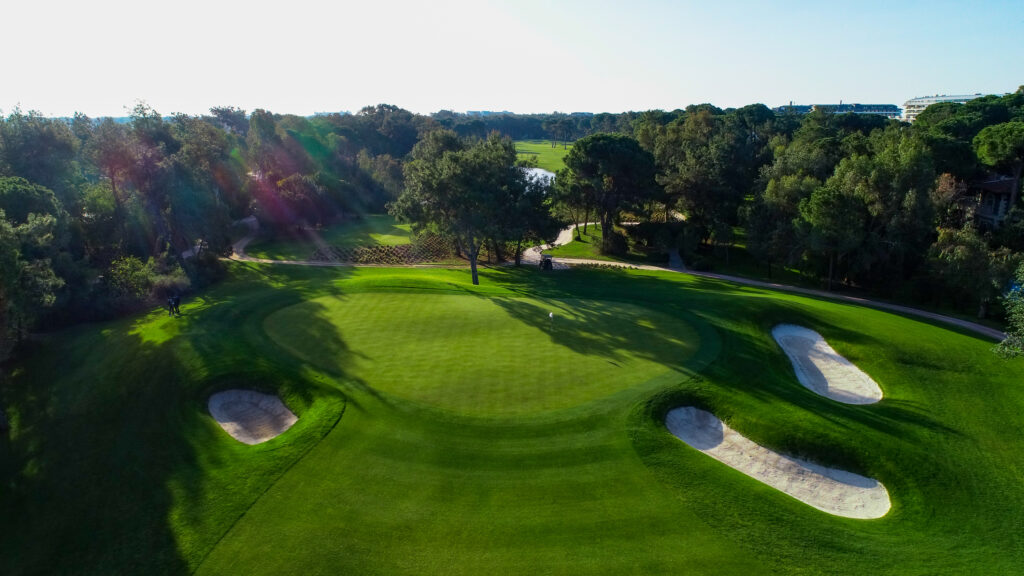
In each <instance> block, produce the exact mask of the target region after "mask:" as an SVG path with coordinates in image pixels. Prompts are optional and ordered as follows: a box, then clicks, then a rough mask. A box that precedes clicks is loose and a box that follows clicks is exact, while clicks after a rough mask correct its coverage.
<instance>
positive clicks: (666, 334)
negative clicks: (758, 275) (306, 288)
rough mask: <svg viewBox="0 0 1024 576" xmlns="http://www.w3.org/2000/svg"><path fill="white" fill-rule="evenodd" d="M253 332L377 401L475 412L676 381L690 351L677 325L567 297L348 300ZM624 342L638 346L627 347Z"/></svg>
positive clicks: (327, 301) (309, 305) (296, 309)
mask: <svg viewBox="0 0 1024 576" xmlns="http://www.w3.org/2000/svg"><path fill="white" fill-rule="evenodd" d="M552 314H553V316H551V315H552ZM310 317H319V318H322V319H325V320H326V321H327V322H329V324H330V329H326V330H325V329H323V327H322V324H321V323H312V324H311V323H310V322H309V321H308V318H310ZM315 326H320V328H314V327H315ZM265 327H266V330H267V334H268V335H269V336H270V337H271V339H273V340H274V341H275V342H276V343H277V344H279V345H280V346H282V347H284V348H285V349H287V350H288V351H289V352H291V353H292V354H295V355H296V356H298V357H300V358H302V359H304V360H306V361H307V362H310V363H311V364H313V365H315V366H317V367H319V368H322V369H329V370H340V369H342V367H345V368H346V369H347V372H348V374H349V375H351V376H352V377H354V378H358V379H360V380H361V381H363V382H365V383H366V385H367V386H370V387H372V388H374V389H376V390H379V391H381V392H383V393H385V394H389V395H394V396H396V397H400V398H403V399H406V400H413V401H416V402H421V403H424V404H428V405H430V406H434V407H438V408H444V409H449V410H454V411H457V412H463V413H471V414H479V415H510V414H525V413H534V412H538V411H546V410H557V409H560V408H566V407H571V406H575V405H578V404H582V403H585V402H589V401H591V400H595V399H598V398H602V397H604V396H608V395H610V394H613V393H615V392H617V391H620V390H623V389H628V388H630V387H631V386H633V385H635V384H637V383H642V382H645V381H647V380H650V379H651V378H655V377H658V376H661V375H663V374H665V373H666V372H667V371H673V370H675V371H677V374H679V372H678V371H679V370H680V369H682V368H683V367H684V366H685V365H686V362H687V360H688V359H689V358H690V357H691V356H692V355H693V354H694V352H696V350H698V349H699V347H700V340H699V338H698V336H697V333H696V331H694V330H693V329H692V328H691V327H690V326H689V325H688V324H687V323H686V322H685V321H683V320H680V319H678V318H672V317H670V316H667V315H665V314H660V313H658V312H654V311H652V310H650V309H645V308H641V307H639V306H636V305H631V304H625V303H614V302H601V301H594V300H576V299H573V300H554V299H552V300H536V299H531V298H471V297H470V298H467V297H466V296H456V295H433V294H355V295H351V296H347V297H340V298H339V297H324V298H316V299H312V300H309V301H307V302H303V303H301V304H297V305H295V306H291V307H288V308H285V309H283V310H280V311H278V312H275V313H274V314H271V315H270V316H269V317H268V318H267V320H266V323H265ZM636 342H643V343H645V346H644V347H643V348H640V349H638V348H636V347H635V346H633V345H630V343H636ZM682 378H685V376H682V375H680V376H678V377H677V379H682Z"/></svg>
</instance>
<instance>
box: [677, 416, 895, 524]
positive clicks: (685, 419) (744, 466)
mask: <svg viewBox="0 0 1024 576" xmlns="http://www.w3.org/2000/svg"><path fill="white" fill-rule="evenodd" d="M665 426H666V427H667V428H668V430H669V432H671V433H672V434H673V435H674V436H675V437H676V438H679V439H680V440H682V441H683V442H686V443H687V444H689V445H690V446H692V447H694V448H696V449H697V450H700V451H701V452H703V453H705V454H707V455H708V456H711V457H712V458H714V459H715V460H718V461H719V462H722V463H723V464H726V465H727V466H730V467H732V468H734V469H736V470H739V471H740V472H742V473H744V474H746V475H747V476H750V477H751V478H754V479H755V480H760V481H761V482H764V483H765V484H767V485H769V486H771V487H772V488H775V489H776V490H781V491H782V492H785V493H786V494H789V495H790V496H792V497H793V498H796V499H797V500H800V501H801V502H803V503H805V504H808V505H810V506H813V507H815V508H817V509H818V510H821V511H823V512H828V513H829V514H835V515H836V516H844V517H846V518H858V519H871V518H881V517H882V516H885V514H886V513H887V512H889V508H890V507H891V506H892V504H891V503H890V502H889V492H888V491H887V490H886V489H885V486H883V485H882V484H881V483H880V482H878V481H877V480H873V479H871V478H866V477H864V476H861V475H859V474H854V473H852V472H846V471H843V470H836V469H835V468H826V467H824V466H821V465H818V464H815V463H813V462H807V461H806V460H800V459H798V458H791V457H789V456H783V455H782V454H778V453H776V452H773V451H771V450H769V449H767V448H764V447H763V446H760V445H758V444H755V443H754V442H751V441H750V440H748V439H747V438H745V437H743V436H742V435H740V434H739V433H738V432H736V431H735V430H733V429H731V428H729V427H728V426H726V425H725V423H723V422H722V421H721V420H719V419H718V418H716V417H715V415H714V414H712V413H710V412H707V411H705V410H701V409H699V408H694V407H692V406H686V407H683V408H676V409H674V410H672V411H670V412H669V413H668V415H667V416H666V417H665Z"/></svg>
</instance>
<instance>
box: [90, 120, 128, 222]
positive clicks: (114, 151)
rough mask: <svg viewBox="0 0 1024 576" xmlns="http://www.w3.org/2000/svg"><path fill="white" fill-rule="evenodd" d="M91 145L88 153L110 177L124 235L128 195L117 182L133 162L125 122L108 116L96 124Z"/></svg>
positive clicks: (117, 213)
mask: <svg viewBox="0 0 1024 576" xmlns="http://www.w3.org/2000/svg"><path fill="white" fill-rule="evenodd" d="M87 146H88V156H89V157H90V158H91V160H92V161H93V163H94V164H96V166H97V167H98V168H99V169H100V171H101V172H102V173H103V175H104V176H106V178H107V179H108V180H109V181H110V191H111V194H112V195H113V200H114V220H115V224H116V226H117V227H118V228H119V229H120V230H121V232H122V235H123V234H124V227H125V198H124V196H123V195H122V193H121V192H120V191H119V190H118V187H117V186H118V183H119V182H120V181H121V179H122V178H123V177H124V175H125V173H126V172H127V171H128V169H129V168H131V166H132V163H133V158H132V149H131V146H130V144H129V141H128V132H127V130H125V128H124V126H123V125H122V124H118V123H116V122H114V121H113V120H111V119H110V118H104V119H103V120H101V121H100V123H99V124H98V125H97V126H96V129H95V131H94V132H93V134H92V137H91V138H89V141H88V144H87Z"/></svg>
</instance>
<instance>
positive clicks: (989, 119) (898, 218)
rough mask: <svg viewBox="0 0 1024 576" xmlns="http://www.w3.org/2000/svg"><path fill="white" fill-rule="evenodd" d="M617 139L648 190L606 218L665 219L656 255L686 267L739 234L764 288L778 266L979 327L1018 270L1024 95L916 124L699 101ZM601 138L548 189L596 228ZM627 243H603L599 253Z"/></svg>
mask: <svg viewBox="0 0 1024 576" xmlns="http://www.w3.org/2000/svg"><path fill="white" fill-rule="evenodd" d="M621 133H623V134H626V135H627V136H624V137H626V138H629V139H630V140H632V141H633V142H635V143H636V144H637V145H639V147H640V148H642V149H643V150H645V151H647V152H649V153H650V154H651V155H652V156H653V159H654V164H655V170H654V176H653V180H654V183H655V184H656V185H653V186H652V182H651V181H650V180H647V181H645V182H644V183H642V184H640V183H634V184H632V186H633V188H632V190H633V191H634V192H637V193H639V196H636V197H634V198H632V199H631V201H630V202H626V203H620V204H616V205H615V213H614V215H613V216H612V218H613V219H619V220H621V219H622V218H627V217H628V218H629V219H631V220H640V221H646V222H657V221H661V222H663V223H665V225H666V226H670V227H671V228H672V229H673V232H672V233H671V234H661V235H660V238H661V242H662V243H663V244H664V245H665V247H666V249H675V248H676V247H679V248H682V249H683V250H684V252H686V255H687V257H688V258H687V259H688V260H690V261H691V263H694V262H695V263H697V265H698V266H702V265H706V264H702V262H703V261H704V260H705V258H704V255H705V254H707V252H708V248H709V247H711V246H714V245H722V244H724V245H728V244H730V243H732V242H733V241H734V238H733V233H734V230H736V229H740V230H742V231H743V232H744V234H745V236H746V247H747V248H748V250H749V251H750V252H751V253H752V254H753V255H754V256H755V257H756V258H757V259H758V261H760V262H761V263H762V264H763V266H764V267H765V268H766V270H767V272H768V275H769V276H771V273H772V267H773V266H780V265H781V266H786V267H791V268H796V269H798V270H800V271H801V272H802V273H803V274H805V275H809V276H813V277H817V278H820V279H821V281H822V284H823V286H825V287H827V288H829V289H832V288H833V287H834V286H835V285H836V284H840V283H841V284H843V285H846V286H849V287H856V288H859V289H862V290H866V291H868V292H871V293H874V294H879V295H883V296H886V297H897V298H902V299H908V300H913V301H917V302H921V303H930V304H935V305H945V306H954V307H957V308H961V309H964V310H968V309H972V308H973V311H976V312H977V314H978V315H979V316H985V315H986V314H987V312H988V308H989V306H990V305H991V304H992V303H995V302H997V301H998V299H999V297H1000V295H1002V294H1004V293H1005V292H1006V290H1007V289H1008V287H1009V286H1010V281H1011V278H1012V276H1013V273H1014V271H1015V270H1016V269H1017V267H1018V266H1019V265H1020V263H1021V261H1022V258H1024V257H1022V252H1024V211H1022V208H1021V207H1020V194H1019V190H1020V184H1021V182H1020V181H1021V172H1022V168H1024V90H1018V91H1017V92H1016V93H1014V94H1008V95H1005V96H986V97H983V98H978V99H976V100H973V101H971V102H968V103H966V104H941V105H936V106H932V107H930V108H928V110H926V111H925V112H924V113H922V114H921V115H920V116H919V117H918V120H917V122H916V123H915V124H913V125H909V124H906V123H902V122H899V121H896V120H887V119H885V118H883V117H880V116H872V115H855V114H843V115H837V114H834V113H831V112H828V111H816V112H813V113H811V114H807V115H805V116H796V115H791V114H782V115H777V114H775V113H773V112H772V111H771V110H769V109H768V108H766V107H764V106H762V105H752V106H746V107H743V108H739V109H731V110H722V109H719V108H716V107H714V106H711V105H708V104H703V105H698V106H690V107H688V108H687V109H686V110H682V111H679V110H677V111H674V112H661V111H649V112H644V113H642V114H639V115H635V116H634V117H633V118H632V121H631V124H630V126H629V129H628V130H623V131H621ZM602 138H605V137H604V136H601V135H591V136H586V137H584V138H582V139H581V140H578V141H577V142H576V147H575V148H574V150H573V152H572V153H570V155H569V156H568V157H567V158H566V164H567V167H568V168H567V169H566V170H565V171H564V172H563V173H562V174H560V175H559V178H558V180H557V181H556V185H555V193H556V195H557V198H558V200H559V202H558V204H559V206H560V208H561V209H562V211H563V212H564V213H565V214H566V215H567V216H568V219H570V220H573V221H577V222H585V221H587V220H589V219H590V217H591V215H598V216H599V217H600V218H601V220H602V223H604V222H605V221H606V220H607V219H608V214H607V207H608V205H604V206H602V201H601V200H600V198H601V189H602V187H604V188H607V187H608V184H609V183H614V182H616V181H618V180H619V179H621V178H622V177H623V175H622V174H621V172H620V168H618V167H616V166H615V165H614V163H611V162H609V161H607V159H602V155H603V154H604V152H602V151H600V148H601V147H600V146H596V144H597V142H598V139H602ZM645 162H646V161H644V160H640V159H637V158H633V159H632V160H631V161H630V162H629V163H628V164H629V165H630V166H632V167H634V168H638V167H640V166H644V165H645ZM641 190H644V192H643V193H640V192H641ZM993 191H994V192H993ZM1000 203H1002V208H1000ZM673 216H674V217H677V218H680V219H682V220H683V222H682V223H678V222H672V220H673ZM983 216H984V217H983ZM630 229H631V230H642V229H644V228H643V227H635V226H634V227H630ZM646 229H647V230H649V229H650V228H649V227H648V228H646ZM680 231H681V232H680ZM624 242H625V240H624V239H622V238H617V237H615V236H614V235H612V237H609V230H605V231H604V246H603V248H604V250H606V251H615V250H619V251H621V250H622V246H623V243H624Z"/></svg>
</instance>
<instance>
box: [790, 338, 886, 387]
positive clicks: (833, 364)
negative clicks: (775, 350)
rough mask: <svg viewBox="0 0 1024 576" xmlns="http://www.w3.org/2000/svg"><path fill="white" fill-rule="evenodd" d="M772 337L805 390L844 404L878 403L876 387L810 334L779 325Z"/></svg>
mask: <svg viewBox="0 0 1024 576" xmlns="http://www.w3.org/2000/svg"><path fill="white" fill-rule="evenodd" d="M772 337H774V338H775V341H776V342H778V343H779V346H782V349H783V350H784V351H785V352H786V355H787V356H789V360H790V361H791V362H792V363H793V369H794V370H796V377H797V378H798V379H799V380H800V383H801V384H803V385H804V386H805V387H806V388H808V389H810V390H811V391H813V392H816V393H818V394H821V395H822V396H825V397H826V398H831V399H832V400H835V401H837V402H843V403H845V404H874V403H875V402H878V401H879V400H881V399H882V389H881V388H879V386H878V384H877V383H876V382H875V381H874V380H872V379H871V377H870V376H868V375H867V374H865V373H864V372H862V371H861V370H860V368H857V367H856V366H854V365H853V364H852V363H851V362H850V361H849V360H847V359H846V358H843V357H842V356H840V355H839V354H837V353H836V351H835V350H833V349H832V347H831V346H829V345H828V343H827V342H825V339H824V338H822V337H821V334H818V333H817V332H815V331H814V330H810V329H807V328H803V327H801V326H794V325H792V324H779V325H778V326H776V327H775V328H773V329H772Z"/></svg>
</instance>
